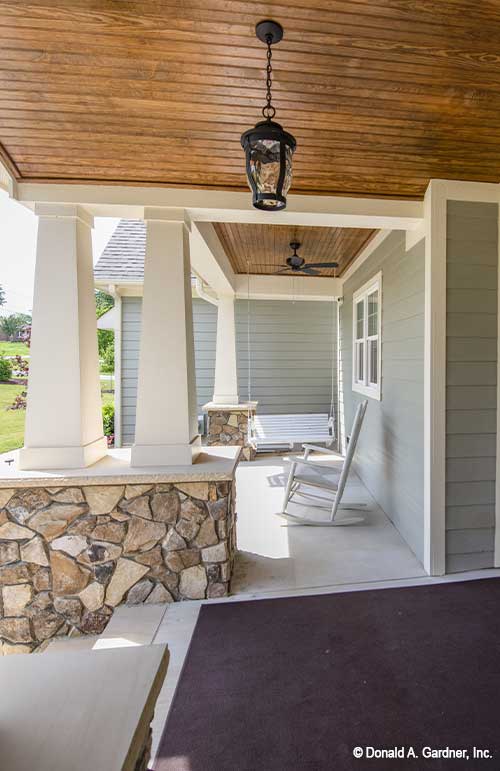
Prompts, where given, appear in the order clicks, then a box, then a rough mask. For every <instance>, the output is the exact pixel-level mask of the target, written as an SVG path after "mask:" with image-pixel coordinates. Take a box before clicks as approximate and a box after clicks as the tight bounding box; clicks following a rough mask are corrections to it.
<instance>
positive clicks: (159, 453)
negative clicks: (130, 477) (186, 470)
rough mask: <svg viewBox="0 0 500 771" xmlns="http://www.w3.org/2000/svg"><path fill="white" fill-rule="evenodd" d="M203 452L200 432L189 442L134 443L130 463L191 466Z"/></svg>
mask: <svg viewBox="0 0 500 771" xmlns="http://www.w3.org/2000/svg"><path fill="white" fill-rule="evenodd" d="M200 452H201V437H200V435H199V434H198V435H197V436H195V438H194V439H192V440H191V442H189V444H134V446H133V447H132V450H131V454H130V465H131V466H135V467H139V468H144V467H145V466H190V465H191V464H192V463H194V462H195V460H196V458H197V457H198V455H199V454H200Z"/></svg>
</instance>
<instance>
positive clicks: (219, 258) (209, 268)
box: [190, 222, 236, 295]
mask: <svg viewBox="0 0 500 771" xmlns="http://www.w3.org/2000/svg"><path fill="white" fill-rule="evenodd" d="M190 252H191V267H192V269H193V270H194V272H195V273H197V274H198V275H199V276H201V278H202V279H203V280H204V281H205V283H206V284H209V285H210V286H211V287H212V289H213V290H214V292H217V294H230V295H233V294H234V288H235V278H236V276H235V273H234V271H233V269H232V267H231V263H230V262H229V259H228V257H227V255H226V253H225V251H224V249H223V248H222V244H221V242H220V241H219V239H218V237H217V233H216V232H215V230H214V227H213V225H212V224H211V223H210V222H200V223H199V224H197V225H195V224H193V225H192V226H191V235H190Z"/></svg>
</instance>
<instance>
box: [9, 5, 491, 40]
mask: <svg viewBox="0 0 500 771" xmlns="http://www.w3.org/2000/svg"><path fill="white" fill-rule="evenodd" d="M442 6H443V4H441V7H442ZM178 10H179V9H178V7H177V8H176V11H178ZM288 10H289V9H288ZM81 16H82V15H81V14H80V15H77V19H78V29H80V28H81V29H82V31H85V32H90V33H91V32H93V31H95V32H101V33H102V31H103V30H104V31H105V34H106V33H107V32H108V25H107V24H106V21H105V18H103V16H102V14H100V15H99V18H98V19H96V20H95V21H94V20H92V19H91V20H87V18H88V17H87V15H83V19H82V18H81ZM344 16H346V14H342V12H341V13H337V12H336V13H335V17H334V19H332V21H329V20H328V19H325V18H324V17H323V19H322V32H321V33H318V31H317V25H316V24H315V23H314V21H308V20H301V19H300V18H297V17H295V18H293V17H292V21H293V23H292V25H291V28H290V29H291V31H289V32H288V34H287V38H286V40H287V42H288V43H297V42H301V41H302V40H303V37H302V36H303V35H304V33H305V34H308V33H309V35H310V37H312V38H316V37H317V36H318V35H319V34H321V37H324V36H325V35H329V34H332V35H334V34H339V33H340V34H342V35H352V34H359V31H360V30H362V31H363V34H367V32H373V34H374V35H383V34H384V33H386V32H387V22H386V21H385V19H384V17H380V16H370V17H367V16H366V15H362V16H361V17H360V16H359V14H357V15H356V16H355V17H354V14H348V15H347V20H345V21H344V19H343V17H344ZM351 16H352V21H351ZM134 18H135V19H138V17H134ZM223 18H224V19H226V20H227V14H225V15H224V17H223ZM235 18H237V19H238V20H240V19H241V18H242V17H241V16H240V15H239V14H238V15H237V16H236V17H235ZM244 18H247V19H248V22H249V23H251V22H252V21H253V19H254V18H255V17H254V15H253V14H247V16H246V17H244ZM449 19H450V21H451V22H452V23H451V24H450V23H447V24H446V31H447V33H448V36H449V37H451V36H453V34H456V35H457V37H459V36H460V37H462V36H463V34H464V32H465V30H466V29H467V23H466V22H463V23H462V24H460V19H458V18H457V17H456V16H455V17H453V16H451V15H450V17H449ZM145 21H146V18H145V17H141V18H140V22H141V23H140V24H139V25H138V24H129V25H122V26H119V25H117V23H116V17H113V16H111V17H110V19H109V32H110V33H112V34H113V35H115V36H116V37H125V38H126V37H127V36H130V35H131V34H137V35H140V36H142V35H151V34H159V35H161V34H164V33H166V32H172V31H178V32H179V33H189V32H193V31H194V32H196V31H197V30H200V31H202V32H204V33H205V34H209V35H210V34H214V32H220V20H219V19H216V20H214V17H213V11H209V12H208V13H207V20H202V19H200V18H198V19H197V20H196V21H194V20H192V19H189V18H186V19H182V18H177V19H176V18H173V17H170V18H169V19H168V22H166V21H165V22H163V24H164V25H165V26H162V21H163V20H162V19H161V17H156V18H151V20H150V23H149V24H145V23H144V22H145ZM301 21H302V24H301V23H300V22H301ZM489 21H491V16H490V17H489ZM167 24H168V26H166V25H167ZM2 25H3V26H6V27H11V28H13V29H33V30H45V29H49V30H50V29H53V28H54V27H57V29H58V30H61V31H70V32H71V31H73V30H74V28H75V14H71V15H68V18H67V19H65V18H57V19H54V17H53V16H52V17H51V16H48V15H45V16H39V17H36V16H33V15H31V16H30V18H29V19H25V18H23V17H22V15H20V14H19V13H18V14H14V13H12V9H10V8H9V4H8V3H4V8H3V17H2ZM225 27H226V33H227V34H228V35H231V37H232V38H233V37H234V38H236V37H241V38H243V39H246V38H247V36H248V23H234V22H232V21H231V22H229V23H226V25H225ZM330 29H331V33H330V32H329V30H330ZM475 29H476V30H477V34H478V36H479V37H480V36H481V32H483V34H484V27H483V25H481V24H480V23H477V24H476V25H475ZM391 31H392V33H393V35H394V34H396V33H397V32H399V31H400V32H401V33H405V34H409V35H416V36H422V35H425V36H426V37H436V38H438V39H442V38H443V24H442V23H441V22H436V21H435V17H434V18H430V19H428V20H425V21H422V20H421V18H420V16H419V15H417V14H414V15H413V18H412V20H411V27H409V26H408V22H407V21H406V20H397V19H394V17H392V18H391ZM299 36H300V37H299ZM252 42H253V41H252Z"/></svg>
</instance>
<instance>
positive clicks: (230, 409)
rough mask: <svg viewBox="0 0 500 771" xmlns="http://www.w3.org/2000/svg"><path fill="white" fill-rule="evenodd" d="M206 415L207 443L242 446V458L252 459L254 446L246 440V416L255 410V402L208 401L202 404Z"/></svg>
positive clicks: (252, 413) (254, 453)
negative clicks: (229, 402) (224, 402)
mask: <svg viewBox="0 0 500 771" xmlns="http://www.w3.org/2000/svg"><path fill="white" fill-rule="evenodd" d="M203 410H204V411H205V412H206V413H207V415H208V427H207V444H208V445H210V446H213V445H236V446H239V447H242V448H243V449H242V453H241V454H242V457H243V458H244V460H253V459H254V458H255V455H256V452H255V447H254V446H253V445H252V444H250V443H249V441H248V418H249V416H250V419H252V418H253V417H254V415H255V413H256V411H257V402H246V403H245V402H243V403H241V404H238V403H237V402H235V403H233V404H223V403H220V402H217V403H215V402H208V404H205V405H203Z"/></svg>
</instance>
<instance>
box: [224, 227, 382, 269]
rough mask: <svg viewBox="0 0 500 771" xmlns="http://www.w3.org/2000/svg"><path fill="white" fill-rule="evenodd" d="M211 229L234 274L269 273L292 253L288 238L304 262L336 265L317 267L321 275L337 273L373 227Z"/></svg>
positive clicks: (352, 255) (364, 243) (343, 267)
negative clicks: (335, 265) (333, 264)
mask: <svg viewBox="0 0 500 771" xmlns="http://www.w3.org/2000/svg"><path fill="white" fill-rule="evenodd" d="M214 228H215V231H216V233H217V235H218V237H219V239H220V242H221V244H222V246H223V248H224V251H225V252H226V254H227V256H228V257H229V261H230V263H231V266H232V268H233V270H234V272H235V273H247V270H248V271H249V272H250V273H257V274H262V275H270V274H273V273H275V272H276V271H277V270H278V268H282V267H284V266H285V265H286V262H285V261H286V258H287V257H289V256H290V254H292V250H291V249H290V241H298V242H299V243H300V248H299V250H298V254H299V256H300V257H303V258H304V259H305V261H306V262H338V263H339V267H338V268H335V269H333V268H321V270H320V271H319V273H320V275H321V276H341V275H342V273H344V271H345V270H346V269H347V267H348V265H349V264H350V263H351V262H352V260H353V259H354V258H355V257H356V256H357V255H358V254H359V253H360V251H361V250H362V249H363V247H364V246H366V244H367V243H368V242H369V241H370V240H371V239H372V238H373V236H374V235H375V233H376V232H377V231H376V230H368V229H363V228H314V227H293V226H289V225H248V224H241V223H226V222H216V223H214Z"/></svg>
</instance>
